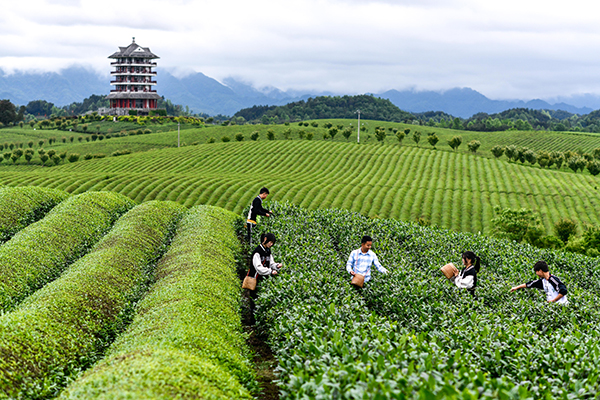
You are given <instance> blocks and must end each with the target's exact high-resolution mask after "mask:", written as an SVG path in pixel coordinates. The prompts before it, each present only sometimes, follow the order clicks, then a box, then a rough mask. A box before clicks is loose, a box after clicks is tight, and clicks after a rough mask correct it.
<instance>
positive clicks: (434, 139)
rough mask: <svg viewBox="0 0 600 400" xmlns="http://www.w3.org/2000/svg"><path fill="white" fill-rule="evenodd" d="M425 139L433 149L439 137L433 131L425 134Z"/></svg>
mask: <svg viewBox="0 0 600 400" xmlns="http://www.w3.org/2000/svg"><path fill="white" fill-rule="evenodd" d="M398 134H400V133H399V132H398ZM427 141H428V142H429V144H430V145H431V147H433V148H434V149H435V145H436V144H438V142H439V141H440V138H439V137H437V135H436V134H435V133H432V134H430V135H427Z"/></svg>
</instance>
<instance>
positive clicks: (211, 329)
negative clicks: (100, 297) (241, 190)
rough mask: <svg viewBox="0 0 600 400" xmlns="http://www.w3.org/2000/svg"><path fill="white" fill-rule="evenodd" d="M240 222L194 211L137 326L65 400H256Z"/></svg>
mask: <svg viewBox="0 0 600 400" xmlns="http://www.w3.org/2000/svg"><path fill="white" fill-rule="evenodd" d="M235 220H236V216H235V215H234V214H233V213H230V212H229V211H225V210H223V209H219V208H216V207H210V206H197V207H195V208H193V209H191V210H190V211H189V213H188V214H187V215H186V216H185V217H184V218H183V219H182V220H181V222H180V224H179V227H178V229H177V233H176V235H175V237H174V238H173V241H172V243H171V246H170V248H169V250H168V252H167V253H166V254H165V256H164V257H163V258H162V259H161V260H160V261H159V263H158V265H157V268H156V278H157V281H156V283H155V284H154V285H153V286H152V287H151V288H150V290H149V292H148V294H147V295H146V296H145V297H144V299H143V301H142V302H141V303H140V304H139V306H138V307H137V314H136V316H135V318H134V319H133V322H132V323H131V325H130V326H129V328H128V329H127V330H126V331H125V332H124V333H123V334H122V335H121V336H119V338H118V339H117V340H116V341H115V343H114V344H113V345H112V346H111V348H110V350H109V352H108V354H107V356H106V357H105V358H104V359H103V360H102V361H101V362H100V363H98V364H97V365H96V366H95V367H94V368H93V369H92V370H90V371H89V372H88V373H86V374H85V375H84V377H83V378H82V379H79V380H78V381H76V382H75V383H74V384H72V385H71V386H69V387H68V388H67V390H66V391H65V392H64V393H63V394H62V396H61V398H63V399H83V398H98V397H105V398H116V397H121V398H140V399H141V398H164V399H170V398H219V399H251V398H252V397H251V396H250V394H249V390H248V389H254V388H255V385H256V384H255V379H254V375H253V372H252V368H251V365H250V363H249V360H248V350H247V348H246V344H245V340H244V334H243V331H242V326H241V321H240V310H239V308H240V302H239V298H240V282H239V279H238V278H237V276H236V274H235V265H236V258H237V257H239V254H238V253H239V252H240V244H239V241H238V239H237V237H236V234H235V230H234V228H233V223H234V221H235ZM207 249H210V251H207ZM157 377H160V379H157ZM240 383H241V384H240ZM242 385H244V386H245V387H244V386H242Z"/></svg>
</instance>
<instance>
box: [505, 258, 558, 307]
mask: <svg viewBox="0 0 600 400" xmlns="http://www.w3.org/2000/svg"><path fill="white" fill-rule="evenodd" d="M533 270H534V271H535V274H536V275H537V276H538V277H539V278H540V279H536V280H535V281H529V282H527V283H523V284H522V285H519V286H515V287H513V288H511V289H510V291H511V292H514V291H515V290H519V289H532V288H536V289H539V290H543V291H544V292H546V300H547V301H548V303H560V304H568V303H569V300H567V293H568V291H567V286H565V284H564V283H562V281H561V280H560V279H559V278H558V276H555V275H552V274H551V273H550V270H549V269H548V264H546V262H545V261H538V262H536V263H535V265H534V266H533Z"/></svg>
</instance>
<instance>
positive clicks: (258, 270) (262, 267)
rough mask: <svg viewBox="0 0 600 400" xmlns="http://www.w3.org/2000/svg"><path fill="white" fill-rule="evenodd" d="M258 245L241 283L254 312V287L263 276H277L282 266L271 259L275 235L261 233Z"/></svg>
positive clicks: (255, 294) (255, 295)
mask: <svg viewBox="0 0 600 400" xmlns="http://www.w3.org/2000/svg"><path fill="white" fill-rule="evenodd" d="M260 242H261V243H260V244H259V245H258V246H256V248H255V249H254V251H253V252H252V257H251V263H250V268H249V269H248V273H247V274H246V277H245V278H244V282H243V283H242V288H243V289H248V290H249V292H250V298H251V304H250V309H251V310H254V300H256V297H257V293H256V285H257V283H258V281H260V280H262V279H263V277H264V276H270V275H277V273H278V272H279V270H280V269H281V267H282V266H283V265H282V264H280V263H279V264H278V263H276V262H275V260H274V259H273V255H272V254H271V247H272V246H273V245H274V244H275V242H276V239H275V235H273V234H272V233H263V234H262V235H261V237H260Z"/></svg>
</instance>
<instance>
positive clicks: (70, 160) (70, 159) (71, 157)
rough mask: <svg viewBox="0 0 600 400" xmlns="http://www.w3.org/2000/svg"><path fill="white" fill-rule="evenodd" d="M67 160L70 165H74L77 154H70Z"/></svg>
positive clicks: (77, 159)
mask: <svg viewBox="0 0 600 400" xmlns="http://www.w3.org/2000/svg"><path fill="white" fill-rule="evenodd" d="M68 160H69V162H70V163H74V162H77V161H79V154H77V153H71V154H69V158H68Z"/></svg>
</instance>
